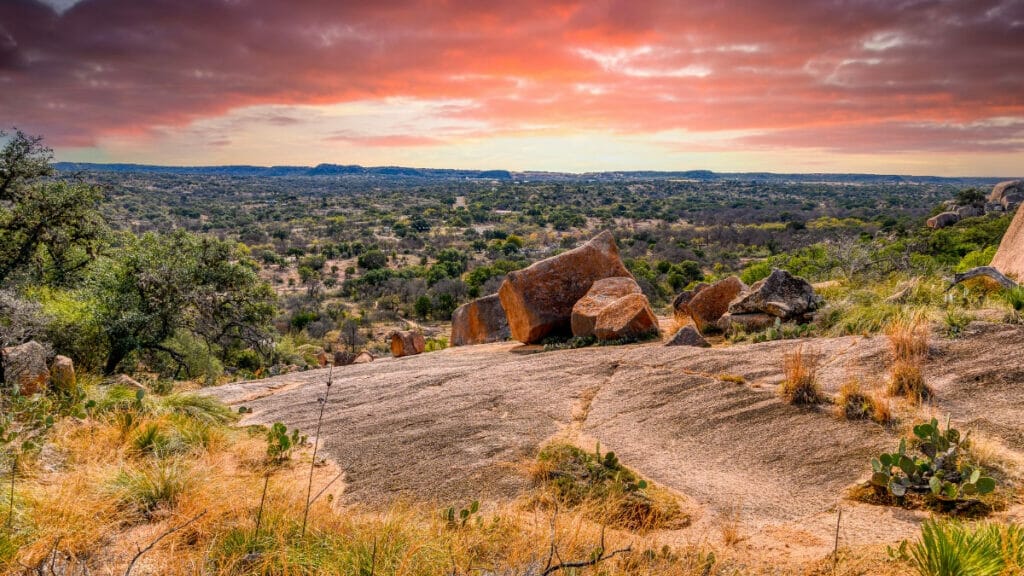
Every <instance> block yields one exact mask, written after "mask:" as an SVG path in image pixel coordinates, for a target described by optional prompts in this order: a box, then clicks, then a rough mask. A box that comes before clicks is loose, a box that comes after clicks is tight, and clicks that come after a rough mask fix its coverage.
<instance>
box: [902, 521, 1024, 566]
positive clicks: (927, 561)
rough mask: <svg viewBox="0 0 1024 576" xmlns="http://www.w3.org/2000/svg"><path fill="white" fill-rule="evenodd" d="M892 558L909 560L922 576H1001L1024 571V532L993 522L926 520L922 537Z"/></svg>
mask: <svg viewBox="0 0 1024 576" xmlns="http://www.w3.org/2000/svg"><path fill="white" fill-rule="evenodd" d="M893 555H894V556H897V557H900V558H902V559H906V560H909V561H910V562H911V563H912V564H913V565H914V568H916V569H917V572H918V574H920V575H921V576H1001V575H1009V574H1020V573H1021V571H1022V570H1024V529H1021V528H1020V527H1019V526H1016V525H1014V524H1009V525H999V524H992V523H985V524H980V525H978V526H975V527H969V526H967V525H964V524H962V523H960V522H957V521H952V520H926V521H925V522H924V524H923V525H922V526H921V538H920V539H919V540H917V541H916V542H914V543H913V544H910V545H908V544H907V543H906V542H904V543H903V544H902V545H901V546H900V548H899V550H898V552H896V551H893Z"/></svg>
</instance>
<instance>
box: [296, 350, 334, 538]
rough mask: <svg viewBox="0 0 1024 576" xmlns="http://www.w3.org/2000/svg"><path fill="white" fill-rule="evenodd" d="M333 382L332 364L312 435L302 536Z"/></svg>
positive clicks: (304, 530)
mask: <svg viewBox="0 0 1024 576" xmlns="http://www.w3.org/2000/svg"><path fill="white" fill-rule="evenodd" d="M333 383H334V364H331V369H330V371H329V372H328V373H327V392H325V393H324V398H323V402H321V403H320V417H319V418H317V421H316V436H314V437H313V460H312V461H311V462H310V463H309V484H308V485H307V486H306V509H305V510H303V512H302V536H301V537H302V538H305V537H306V522H307V521H308V520H309V505H310V501H309V497H310V494H312V493H313V468H314V467H315V466H316V451H317V448H319V447H320V430H321V427H322V426H323V421H324V409H325V408H327V400H328V399H329V398H330V397H331V384H333Z"/></svg>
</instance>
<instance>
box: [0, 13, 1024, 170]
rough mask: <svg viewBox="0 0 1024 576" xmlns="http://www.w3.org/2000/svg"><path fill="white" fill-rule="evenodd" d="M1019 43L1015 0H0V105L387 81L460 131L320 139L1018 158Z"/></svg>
mask: <svg viewBox="0 0 1024 576" xmlns="http://www.w3.org/2000/svg"><path fill="white" fill-rule="evenodd" d="M1022 38H1024V2H1020V1H1019V0H953V1H949V2H936V1H930V0H921V1H917V0H897V1H892V0H885V1H883V0H858V1H850V2H844V3H840V4H837V3H835V2H831V1H825V0H820V1H797V0H776V1H757V2H755V1H753V0H748V1H746V2H678V1H673V0H652V1H647V2H637V1H629V0H599V1H589V2H584V1H582V0H561V1H556V2H551V1H541V0H524V1H522V2H515V3H512V2H485V1H482V0H440V1H437V0H434V1H427V2H424V1H414V0H376V1H371V0H364V1H346V2H336V1H330V0H306V1H303V2H278V1H273V0H239V1H232V2H228V1H224V0H175V1H172V0H153V1H147V2H139V1H137V0H83V1H81V2H79V3H77V4H75V5H74V6H72V7H71V8H70V9H68V10H66V11H64V12H60V13H58V12H57V11H55V10H53V9H52V8H50V7H48V6H47V5H45V4H42V3H40V2H38V1H37V0H7V1H6V2H3V3H0V122H2V123H3V124H13V125H18V126H19V127H22V128H24V129H27V130H30V131H33V132H37V133H42V134H44V135H46V136H47V138H48V140H49V142H50V143H51V144H53V145H56V146H62V147H67V146H93V145H96V144H97V143H98V142H99V141H100V139H102V138H103V137H108V136H116V137H118V138H126V137H132V136H137V137H141V136H145V135H147V134H153V133H154V132H155V131H161V130H168V129H173V128H175V127H184V126H189V125H193V124H194V123H196V122H197V121H201V120H204V119H210V118H217V117H224V116H225V115H227V114H228V113H229V112H231V111H233V110H238V109H243V108H246V107H255V106H267V105H291V106H295V105H314V106H316V105H320V106H325V105H335V104H342V103H352V102H365V101H388V100H389V99H395V98H399V99H402V100H403V101H410V102H414V101H430V102H436V101H456V100H457V101H461V102H466V103H469V104H466V105H460V106H454V107H452V108H451V109H448V110H440V111H438V110H435V111H434V114H435V116H440V117H442V118H448V119H450V120H451V121H452V122H453V123H456V124H457V125H460V126H465V125H472V126H473V128H472V129H470V128H463V129H462V131H461V132H460V130H448V131H444V130H442V131H440V132H435V129H436V125H435V124H422V125H417V124H416V122H415V121H413V120H410V121H408V122H407V123H406V124H407V125H404V126H402V127H400V128H401V129H400V130H398V131H396V130H395V128H394V127H389V128H388V129H387V130H380V131H377V132H374V130H373V128H372V126H370V127H367V126H363V127H362V128H361V129H360V130H352V129H349V130H347V131H346V130H341V131H340V132H337V133H334V134H332V135H327V136H325V139H326V140H328V141H335V142H345V143H351V144H360V145H366V146H373V147H381V148H388V147H395V148H407V147H430V146H438V145H442V144H450V143H451V142H453V141H455V140H458V138H460V137H461V138H468V139H481V138H487V137H488V136H489V135H490V136H500V135H508V134H521V133H524V132H525V133H529V132H531V131H536V130H543V131H548V132H550V131H561V132H565V133H571V132H574V131H577V132H578V131H581V130H600V131H604V132H607V133H613V134H623V135H629V136H631V137H632V136H644V135H651V136H655V135H658V134H664V133H667V132H671V131H684V132H686V133H689V134H699V133H707V134H715V133H721V132H724V131H745V132H748V133H751V134H752V135H748V136H746V137H742V138H736V139H734V140H733V141H732V143H733V144H734V145H736V146H739V147H747V148H749V149H751V150H758V149H763V148H764V147H766V146H770V147H781V148H822V147H824V148H827V149H830V150H833V151H834V152H837V153H847V152H848V153H856V154H865V153H887V152H910V153H913V152H920V153H928V152H933V151H935V150H942V151H946V152H957V151H961V152H972V151H1000V152H1005V153H1016V152H1020V151H1021V150H1022V148H1024V135H1022V132H1024V76H1022V75H1021V74H1020V71H1021V70H1024V50H1021V49H1020V45H1021V39H1022ZM266 121H267V122H271V123H273V122H277V123H278V124H275V125H277V126H280V127H281V129H282V130H284V129H287V128H288V127H289V126H292V125H294V124H295V123H297V122H300V120H298V119H295V118H291V119H289V118H288V117H280V118H277V119H270V120H266ZM364 124H365V123H364ZM228 140H229V139H227V138H224V137H218V138H217V140H216V141H218V142H222V145H223V146H230V142H229V141H228Z"/></svg>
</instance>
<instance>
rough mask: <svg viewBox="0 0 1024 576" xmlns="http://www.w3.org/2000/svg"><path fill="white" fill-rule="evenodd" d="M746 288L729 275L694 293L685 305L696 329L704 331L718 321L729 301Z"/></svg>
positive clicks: (737, 279) (725, 310)
mask: <svg viewBox="0 0 1024 576" xmlns="http://www.w3.org/2000/svg"><path fill="white" fill-rule="evenodd" d="M746 289H747V285H746V284H744V283H743V281H742V280H740V279H739V278H738V277H736V276H729V277H728V278H725V279H722V280H719V281H718V282H715V283H714V284H712V285H711V286H708V287H707V288H705V289H703V290H701V291H700V292H697V293H696V294H694V296H693V298H691V299H690V302H689V303H688V304H687V305H686V307H687V309H688V310H689V311H690V317H691V318H693V323H694V324H696V325H697V329H698V330H700V331H701V332H704V331H706V330H707V328H708V327H709V326H713V325H714V324H715V322H718V319H719V318H721V317H722V314H725V313H726V312H727V311H728V310H729V303H730V302H732V301H733V300H734V299H735V298H736V297H737V296H739V295H740V293H742V292H743V291H744V290H746Z"/></svg>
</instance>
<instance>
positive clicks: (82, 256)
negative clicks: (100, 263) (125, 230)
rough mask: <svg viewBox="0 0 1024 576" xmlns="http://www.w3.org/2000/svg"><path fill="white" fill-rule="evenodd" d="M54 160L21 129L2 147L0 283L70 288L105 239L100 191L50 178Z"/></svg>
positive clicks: (48, 152) (88, 186) (37, 140)
mask: <svg viewBox="0 0 1024 576" xmlns="http://www.w3.org/2000/svg"><path fill="white" fill-rule="evenodd" d="M5 136H6V134H4V133H3V132H0V138H3V137H5ZM52 157H53V153H52V152H51V151H50V149H49V148H46V147H44V146H43V145H42V140H41V139H40V138H38V137H29V136H26V135H25V134H24V133H22V132H20V131H19V132H16V133H15V134H14V136H12V137H11V138H10V139H9V140H8V141H7V143H6V144H5V145H4V147H3V149H0V284H10V283H12V281H14V280H16V279H18V280H23V281H25V280H28V281H33V282H36V283H44V284H47V285H51V286H68V285H71V284H72V283H74V282H76V281H78V280H80V279H81V276H82V273H83V272H84V271H85V268H86V267H87V266H88V265H89V263H91V262H92V261H93V260H94V259H95V257H96V256H97V255H98V253H99V251H100V249H101V248H102V246H103V244H104V243H105V241H106V239H107V237H108V229H107V225H106V222H105V221H104V219H103V216H102V215H101V214H100V211H99V205H100V202H101V201H102V194H101V192H100V190H99V189H98V188H96V187H95V186H90V185H87V184H84V183H82V182H73V181H66V180H54V179H52V178H51V176H52V175H53V169H52V167H51V166H50V160H51V159H52Z"/></svg>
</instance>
